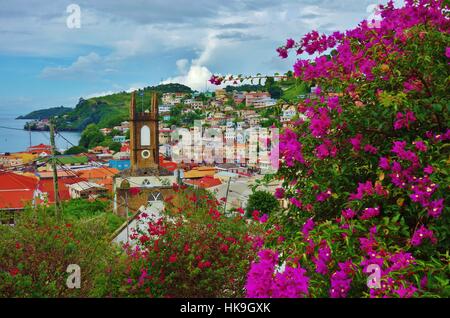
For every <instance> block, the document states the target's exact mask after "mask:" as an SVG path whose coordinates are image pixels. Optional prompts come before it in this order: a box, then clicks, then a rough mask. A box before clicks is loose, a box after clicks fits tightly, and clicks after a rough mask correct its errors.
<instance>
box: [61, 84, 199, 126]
mask: <svg viewBox="0 0 450 318" xmlns="http://www.w3.org/2000/svg"><path fill="white" fill-rule="evenodd" d="M142 92H143V96H139V94H138V95H137V96H136V97H137V101H136V105H137V106H138V107H142V108H144V109H145V108H148V107H149V105H150V100H151V95H152V93H153V92H157V93H158V95H159V96H160V95H162V94H164V93H170V92H186V93H192V90H191V88H189V87H187V86H185V85H181V84H164V85H158V86H149V87H145V88H144V89H143V90H140V93H142ZM130 99H131V94H130V93H127V92H120V93H116V94H112V95H107V96H101V97H94V98H90V99H84V98H80V100H79V102H78V104H77V105H76V107H75V109H72V110H71V111H70V112H68V113H66V115H67V116H65V118H58V119H57V120H56V126H57V127H58V129H60V130H74V131H82V130H84V129H85V128H86V127H87V126H88V125H89V124H96V125H98V126H99V127H108V128H112V127H114V126H116V125H118V124H120V123H121V122H122V121H125V120H127V118H128V112H129V106H130Z"/></svg>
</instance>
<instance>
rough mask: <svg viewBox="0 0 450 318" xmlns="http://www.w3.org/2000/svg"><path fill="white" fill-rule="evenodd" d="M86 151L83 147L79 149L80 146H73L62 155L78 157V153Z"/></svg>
mask: <svg viewBox="0 0 450 318" xmlns="http://www.w3.org/2000/svg"><path fill="white" fill-rule="evenodd" d="M87 151H88V150H87V149H86V148H84V147H81V146H73V147H70V148H69V149H67V150H66V151H65V152H64V154H65V155H78V154H80V153H84V152H87Z"/></svg>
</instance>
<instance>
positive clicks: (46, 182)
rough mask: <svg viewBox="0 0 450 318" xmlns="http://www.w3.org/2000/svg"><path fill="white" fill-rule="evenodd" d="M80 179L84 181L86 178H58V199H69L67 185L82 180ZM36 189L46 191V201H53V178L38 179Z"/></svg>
mask: <svg viewBox="0 0 450 318" xmlns="http://www.w3.org/2000/svg"><path fill="white" fill-rule="evenodd" d="M82 181H86V179H83V178H78V177H73V178H66V179H58V193H59V199H60V200H61V201H66V200H70V191H69V188H68V187H67V186H68V185H70V184H74V183H78V182H82ZM38 189H39V190H40V191H41V192H43V193H47V199H48V203H53V202H55V191H54V188H53V180H52V179H41V180H39V185H38Z"/></svg>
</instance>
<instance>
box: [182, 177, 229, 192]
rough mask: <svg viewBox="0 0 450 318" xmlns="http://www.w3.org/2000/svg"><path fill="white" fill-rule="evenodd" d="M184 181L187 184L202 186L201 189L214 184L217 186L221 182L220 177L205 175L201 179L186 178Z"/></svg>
mask: <svg viewBox="0 0 450 318" xmlns="http://www.w3.org/2000/svg"><path fill="white" fill-rule="evenodd" d="M185 182H186V183H188V184H192V185H196V186H198V187H200V188H203V189H207V188H211V187H215V186H218V185H221V184H222V182H221V181H220V179H216V178H214V177H212V176H206V177H203V178H201V179H192V180H186V181H185Z"/></svg>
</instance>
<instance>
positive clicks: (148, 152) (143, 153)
mask: <svg viewBox="0 0 450 318" xmlns="http://www.w3.org/2000/svg"><path fill="white" fill-rule="evenodd" d="M141 156H142V158H144V159H148V158H150V151H149V150H142V152H141Z"/></svg>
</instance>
